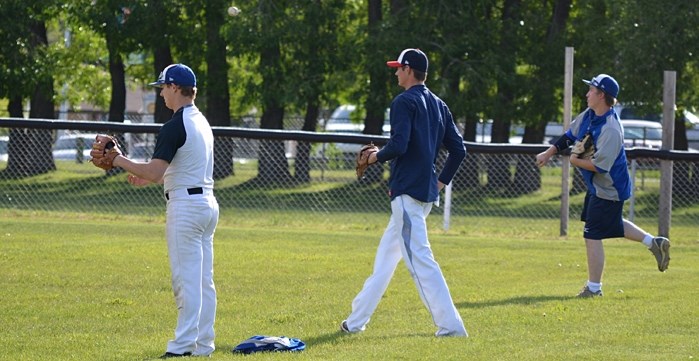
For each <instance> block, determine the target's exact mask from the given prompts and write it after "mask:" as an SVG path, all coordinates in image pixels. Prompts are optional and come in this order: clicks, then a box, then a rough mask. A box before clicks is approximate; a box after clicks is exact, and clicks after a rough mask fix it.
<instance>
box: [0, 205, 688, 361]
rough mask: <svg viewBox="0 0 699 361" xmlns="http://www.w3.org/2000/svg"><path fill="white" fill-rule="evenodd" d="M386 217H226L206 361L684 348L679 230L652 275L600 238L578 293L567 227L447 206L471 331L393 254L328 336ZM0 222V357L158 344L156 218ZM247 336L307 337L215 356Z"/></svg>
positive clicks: (571, 354)
mask: <svg viewBox="0 0 699 361" xmlns="http://www.w3.org/2000/svg"><path fill="white" fill-rule="evenodd" d="M97 217H102V218H101V219H97ZM387 221H388V214H387V213H367V214H356V213H346V214H342V213H337V214H315V213H298V212H291V211H289V212H282V211H279V212H269V213H267V214H264V216H262V215H260V214H258V213H255V214H254V215H249V214H245V213H244V212H240V211H239V210H233V209H230V210H226V211H224V212H223V214H222V215H221V221H220V225H219V227H218V231H217V234H216V243H215V247H216V251H215V252H216V260H215V278H216V284H217V289H218V292H219V294H218V302H219V307H218V316H217V324H216V331H217V347H218V350H217V351H216V352H215V353H214V355H213V358H214V359H218V360H239V359H242V358H245V360H272V359H274V360H280V359H284V360H285V359H294V360H540V359H544V360H569V359H599V360H691V359H697V358H699V342H697V340H699V326H697V322H698V320H699V306H697V304H696V303H695V302H696V300H697V299H699V287H697V284H699V232H697V229H696V226H693V225H688V226H683V225H679V226H673V229H672V236H673V238H672V240H673V248H672V262H671V264H670V268H669V270H668V271H667V272H666V273H660V272H658V271H657V269H656V266H655V261H654V259H653V258H652V256H651V254H650V253H649V252H648V251H647V250H645V249H644V247H642V246H641V245H640V244H637V243H634V242H629V241H625V240H609V241H605V245H606V253H607V268H606V270H605V279H604V291H605V296H604V297H603V298H600V299H592V300H578V299H575V298H573V297H572V296H574V295H575V294H576V293H577V291H578V290H579V289H580V287H582V285H583V283H584V281H585V280H586V275H587V273H586V265H585V250H584V245H583V243H582V240H581V239H580V238H581V237H580V233H581V229H580V228H581V225H580V222H571V228H572V229H571V230H570V236H569V237H567V238H561V237H558V222H557V221H556V220H547V219H540V218H536V219H527V218H507V219H505V218H476V217H455V218H454V219H453V220H452V223H451V229H450V230H449V231H448V232H445V231H442V230H441V219H440V218H439V217H438V216H436V215H434V216H431V217H430V227H431V233H430V237H431V238H430V239H431V242H432V246H433V250H434V253H435V256H436V259H437V261H438V262H439V263H440V265H441V267H442V270H443V272H444V274H445V276H446V279H447V282H448V284H449V287H450V289H451V291H452V296H453V297H454V302H455V303H456V305H457V308H458V309H459V311H460V313H461V315H462V317H463V319H464V322H465V324H466V328H467V329H468V331H469V333H470V336H471V337H469V338H440V339H437V338H435V337H434V336H433V333H434V331H435V327H434V325H433V324H432V321H431V318H430V315H429V313H428V312H427V311H426V309H425V307H424V306H423V305H422V303H421V302H420V299H419V297H418V295H417V292H416V290H415V286H414V285H413V283H412V280H411V279H410V276H409V275H408V272H407V271H406V269H405V267H404V266H403V264H402V263H401V264H400V265H399V267H398V269H397V271H396V274H395V276H394V279H393V281H392V283H391V285H390V286H389V289H388V291H387V292H386V294H385V297H384V299H383V300H382V302H381V304H380V305H379V307H378V309H377V311H376V313H375V314H374V317H373V318H372V321H371V323H370V324H369V325H368V327H367V330H366V331H365V332H363V333H360V334H353V335H346V334H342V333H340V332H338V331H337V329H338V324H339V322H340V321H341V320H343V319H344V318H345V317H346V316H347V314H348V313H349V311H350V304H351V301H352V298H353V297H354V296H355V295H356V293H357V292H358V291H359V290H360V289H361V287H362V284H363V282H364V280H365V279H366V277H367V276H369V274H370V272H371V268H372V263H373V257H374V254H375V251H376V246H377V244H378V240H379V238H380V236H381V233H382V231H383V228H384V227H385V225H386V223H387ZM638 223H639V224H640V225H642V226H643V227H644V228H646V229H648V230H651V231H655V230H656V228H657V226H655V225H654V224H653V223H652V220H644V219H640V220H639V222H638ZM0 230H2V232H0V270H2V273H3V277H2V278H0V288H1V289H2V293H1V294H0V320H2V324H3V327H2V329H3V330H2V331H0V335H1V337H0V349H2V350H3V351H2V352H0V360H147V359H153V358H156V357H157V356H159V355H160V354H162V353H163V352H164V351H165V345H166V342H167V340H168V339H170V338H171V337H172V332H173V330H174V323H175V318H176V310H175V305H174V300H173V297H172V293H171V289H170V278H169V277H170V274H169V268H168V265H167V253H166V252H167V251H166V246H165V240H164V225H163V217H162V216H155V217H136V216H128V215H110V214H108V213H103V214H101V215H95V214H90V215H87V214H81V213H62V212H61V213H59V212H31V211H8V210H0ZM256 334H264V335H272V336H282V335H283V336H289V337H296V338H300V339H301V340H303V341H304V342H306V344H307V349H306V351H304V352H302V353H299V354H257V355H251V356H240V355H234V354H232V353H230V350H231V349H232V348H233V347H234V346H235V345H236V344H237V343H238V342H240V341H242V340H244V339H246V338H248V337H250V336H252V335H256Z"/></svg>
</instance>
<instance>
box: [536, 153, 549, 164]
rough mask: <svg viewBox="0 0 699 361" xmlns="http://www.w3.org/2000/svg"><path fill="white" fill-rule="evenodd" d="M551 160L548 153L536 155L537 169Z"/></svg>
mask: <svg viewBox="0 0 699 361" xmlns="http://www.w3.org/2000/svg"><path fill="white" fill-rule="evenodd" d="M549 159H551V155H549V153H548V151H544V152H541V153H539V154H537V155H536V165H537V167H539V168H541V167H543V166H545V165H546V163H548V161H549Z"/></svg>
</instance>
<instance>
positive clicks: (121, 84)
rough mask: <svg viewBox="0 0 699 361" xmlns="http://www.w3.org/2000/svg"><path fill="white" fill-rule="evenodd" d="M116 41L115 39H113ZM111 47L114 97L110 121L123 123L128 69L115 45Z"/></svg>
mask: <svg viewBox="0 0 699 361" xmlns="http://www.w3.org/2000/svg"><path fill="white" fill-rule="evenodd" d="M109 39H110V35H109V34H107V42H108V43H109V42H110V40H109ZM112 41H114V40H112ZM108 48H109V75H110V77H111V84H112V98H111V100H110V102H109V118H108V119H107V120H108V121H110V122H117V123H123V122H124V113H125V110H126V71H125V68H124V60H123V59H122V57H121V54H119V52H118V50H117V48H116V47H114V46H110V47H108Z"/></svg>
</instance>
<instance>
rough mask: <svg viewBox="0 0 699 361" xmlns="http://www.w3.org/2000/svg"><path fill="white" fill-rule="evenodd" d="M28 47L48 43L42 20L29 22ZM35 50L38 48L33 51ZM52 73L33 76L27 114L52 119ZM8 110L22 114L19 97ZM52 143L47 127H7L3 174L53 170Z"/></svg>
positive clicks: (29, 173)
mask: <svg viewBox="0 0 699 361" xmlns="http://www.w3.org/2000/svg"><path fill="white" fill-rule="evenodd" d="M29 31H30V32H31V41H30V44H31V47H32V49H34V50H35V49H38V48H44V47H46V46H48V39H47V36H46V26H45V24H44V23H43V22H40V21H32V22H31V23H30V24H29ZM37 53H38V52H37ZM53 95H54V90H53V77H52V76H50V75H46V74H39V75H38V78H37V79H35V85H34V92H33V94H32V97H31V101H30V111H29V118H38V119H55V118H56V114H55V110H54V108H55V106H54V104H53ZM8 107H10V111H11V113H15V114H14V115H18V116H19V117H22V111H21V108H22V99H21V97H16V98H13V99H12V101H11V102H10V104H8ZM52 145H53V136H52V132H51V130H49V129H15V128H13V129H12V130H11V131H10V144H8V148H9V149H8V163H7V168H6V169H5V174H6V175H8V176H11V177H13V178H22V177H31V176H35V175H38V174H45V173H48V172H50V171H54V170H56V164H55V163H54V160H53V154H52V152H51V150H52Z"/></svg>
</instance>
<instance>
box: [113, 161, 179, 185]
mask: <svg viewBox="0 0 699 361" xmlns="http://www.w3.org/2000/svg"><path fill="white" fill-rule="evenodd" d="M159 162H163V163H165V164H167V163H166V162H164V161H162V160H159V159H153V160H151V161H150V162H148V163H142V162H135V161H133V160H131V159H129V158H126V157H123V156H119V157H117V158H115V159H114V165H115V166H117V167H121V168H124V170H126V171H127V172H129V173H131V174H133V175H135V176H137V177H139V178H143V179H145V180H147V181H150V182H152V183H158V184H162V183H163V175H164V174H165V169H167V165H165V167H162V166H161V164H159Z"/></svg>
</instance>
